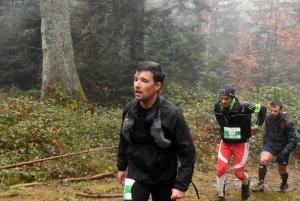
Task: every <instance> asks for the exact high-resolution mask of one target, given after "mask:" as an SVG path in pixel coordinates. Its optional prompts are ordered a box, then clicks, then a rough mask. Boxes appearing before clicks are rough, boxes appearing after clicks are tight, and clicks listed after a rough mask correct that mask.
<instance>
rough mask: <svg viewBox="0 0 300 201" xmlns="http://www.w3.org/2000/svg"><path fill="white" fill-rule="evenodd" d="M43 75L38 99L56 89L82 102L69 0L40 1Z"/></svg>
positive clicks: (82, 95) (83, 97) (82, 94)
mask: <svg viewBox="0 0 300 201" xmlns="http://www.w3.org/2000/svg"><path fill="white" fill-rule="evenodd" d="M40 9H41V21H42V22H41V33H42V48H43V72H42V81H43V82H42V90H41V97H44V96H45V94H46V92H47V91H48V90H49V88H51V89H52V88H55V89H58V90H60V91H62V92H65V93H67V94H70V95H72V96H74V97H76V98H79V99H85V95H84V93H83V90H82V88H81V84H80V81H79V78H78V75H77V72H76V68H75V64H74V51H73V44H72V38H71V29H70V5H69V1H68V0H40Z"/></svg>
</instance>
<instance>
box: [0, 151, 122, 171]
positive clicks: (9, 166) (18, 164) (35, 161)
mask: <svg viewBox="0 0 300 201" xmlns="http://www.w3.org/2000/svg"><path fill="white" fill-rule="evenodd" d="M114 148H118V146H113V147H103V148H98V149H91V150H86V151H81V152H77V153H70V154H64V155H59V156H51V157H49V158H42V159H38V160H34V161H26V162H21V163H16V164H12V165H5V166H1V167H0V169H9V168H13V167H19V166H23V165H29V164H33V163H39V162H43V161H48V160H54V159H58V158H64V157H69V156H74V155H79V154H84V153H88V152H95V151H100V150H105V149H114Z"/></svg>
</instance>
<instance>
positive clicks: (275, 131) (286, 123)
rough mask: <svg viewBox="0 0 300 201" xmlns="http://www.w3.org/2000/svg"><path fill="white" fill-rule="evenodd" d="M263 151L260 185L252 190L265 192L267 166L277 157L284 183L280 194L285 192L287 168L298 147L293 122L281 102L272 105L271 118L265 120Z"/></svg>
mask: <svg viewBox="0 0 300 201" xmlns="http://www.w3.org/2000/svg"><path fill="white" fill-rule="evenodd" d="M263 144H264V146H263V149H262V153H261V157H260V165H259V168H258V177H259V183H258V184H257V186H256V187H254V188H253V189H252V191H254V192H263V191H264V180H265V176H266V174H267V165H268V163H269V162H270V161H271V159H272V158H273V157H274V156H276V162H277V164H278V173H279V174H280V176H281V179H282V183H281V184H280V186H279V189H278V191H279V192H285V191H286V189H287V188H288V183H287V180H288V173H287V171H286V166H287V165H288V162H289V157H290V152H291V151H293V150H294V149H295V148H296V146H297V135H296V131H295V128H294V124H293V122H292V120H291V119H290V118H289V117H288V116H287V113H286V112H284V111H283V109H282V103H281V102H280V101H273V102H271V104H270V116H268V117H267V118H266V120H265V133H264V136H263Z"/></svg>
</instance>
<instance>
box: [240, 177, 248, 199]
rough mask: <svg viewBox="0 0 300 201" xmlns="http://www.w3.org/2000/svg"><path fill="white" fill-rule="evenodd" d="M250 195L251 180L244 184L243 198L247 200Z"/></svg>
mask: <svg viewBox="0 0 300 201" xmlns="http://www.w3.org/2000/svg"><path fill="white" fill-rule="evenodd" d="M249 196H250V180H249V181H248V185H243V184H242V194H241V197H242V200H247V199H248V198H249Z"/></svg>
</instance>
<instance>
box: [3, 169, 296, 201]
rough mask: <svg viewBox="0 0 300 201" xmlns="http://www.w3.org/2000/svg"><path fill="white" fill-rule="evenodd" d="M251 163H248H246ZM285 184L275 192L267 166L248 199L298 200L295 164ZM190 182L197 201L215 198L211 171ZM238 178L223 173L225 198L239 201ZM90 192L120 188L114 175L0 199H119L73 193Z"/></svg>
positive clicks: (13, 192) (190, 198)
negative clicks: (261, 187)
mask: <svg viewBox="0 0 300 201" xmlns="http://www.w3.org/2000/svg"><path fill="white" fill-rule="evenodd" d="M250 165H251V164H250ZM229 168H230V167H229ZM256 170H257V167H255V165H252V166H251V167H250V168H248V169H247V172H248V174H249V177H250V178H251V186H254V185H255V184H256V182H257V173H256ZM288 172H289V175H290V177H289V184H290V187H289V188H288V190H287V192H286V193H280V192H277V191H276V189H277V187H278V185H279V184H280V182H281V180H280V177H279V175H278V173H277V169H276V167H275V166H270V167H268V173H267V176H266V182H265V186H266V190H265V192H264V193H251V196H250V198H249V199H248V201H257V200H259V201H281V200H282V201H296V200H300V191H299V190H298V188H299V179H300V175H299V174H298V172H299V169H298V167H297V166H294V167H288ZM193 182H194V184H195V185H196V187H197V189H198V191H199V193H200V201H213V200H215V199H216V198H217V197H218V194H217V190H216V176H215V172H214V171H210V172H207V173H205V174H204V173H202V172H201V171H196V172H195V173H194V177H193ZM240 185H241V183H240V181H239V180H237V179H236V178H235V176H234V175H233V173H232V170H230V169H228V172H227V188H226V196H227V201H240V200H241V199H240V193H241V190H240V189H241V188H240ZM84 192H85V193H92V194H122V192H123V187H122V186H121V185H120V184H118V183H117V181H116V175H115V177H111V178H104V179H101V180H94V181H85V182H73V183H69V184H68V185H62V184H61V183H55V182H49V183H46V184H45V185H41V186H34V187H20V188H10V189H8V190H7V191H0V201H11V200H14V201H60V200H61V201H85V200H92V201H96V200H99V201H121V200H123V199H122V198H83V197H79V196H76V193H84ZM182 200H183V201H194V200H198V199H197V195H196V191H195V189H194V188H193V186H192V185H191V186H190V188H189V190H188V191H187V192H186V198H184V199H182Z"/></svg>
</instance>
